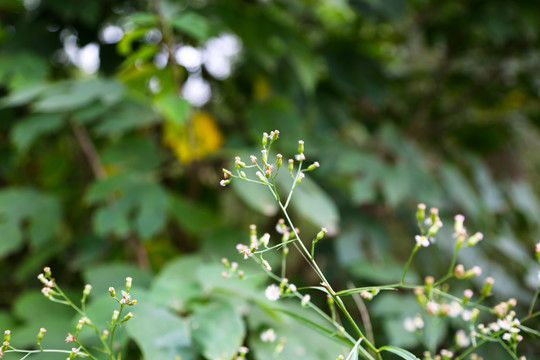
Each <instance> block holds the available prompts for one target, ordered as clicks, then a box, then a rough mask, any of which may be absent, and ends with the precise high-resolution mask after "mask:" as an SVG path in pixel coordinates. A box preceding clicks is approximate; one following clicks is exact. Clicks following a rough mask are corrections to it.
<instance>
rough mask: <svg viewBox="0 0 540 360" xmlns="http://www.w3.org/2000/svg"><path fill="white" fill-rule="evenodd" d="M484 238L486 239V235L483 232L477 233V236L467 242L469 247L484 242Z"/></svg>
mask: <svg viewBox="0 0 540 360" xmlns="http://www.w3.org/2000/svg"><path fill="white" fill-rule="evenodd" d="M483 238H484V234H482V233H481V232H477V233H476V234H474V235H472V236H471V237H469V239H468V240H467V246H474V245H476V244H478V243H479V242H480V241H482V239H483Z"/></svg>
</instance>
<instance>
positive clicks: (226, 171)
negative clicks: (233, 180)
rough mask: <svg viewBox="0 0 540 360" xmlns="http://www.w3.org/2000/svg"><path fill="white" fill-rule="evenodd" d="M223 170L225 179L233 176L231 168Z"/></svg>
mask: <svg viewBox="0 0 540 360" xmlns="http://www.w3.org/2000/svg"><path fill="white" fill-rule="evenodd" d="M222 171H223V177H224V178H225V179H227V178H228V177H229V176H232V172H230V171H229V170H227V169H225V168H223V169H222Z"/></svg>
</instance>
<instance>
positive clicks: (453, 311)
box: [448, 301, 463, 318]
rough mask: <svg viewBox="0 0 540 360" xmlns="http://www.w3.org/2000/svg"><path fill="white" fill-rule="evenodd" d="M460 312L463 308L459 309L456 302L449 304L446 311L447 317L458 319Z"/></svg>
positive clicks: (459, 306)
mask: <svg viewBox="0 0 540 360" xmlns="http://www.w3.org/2000/svg"><path fill="white" fill-rule="evenodd" d="M462 311H463V308H462V307H461V305H460V304H459V303H458V302H457V301H452V303H451V304H450V308H449V311H448V316H450V317H453V318H455V317H458V316H459V314H461V312H462Z"/></svg>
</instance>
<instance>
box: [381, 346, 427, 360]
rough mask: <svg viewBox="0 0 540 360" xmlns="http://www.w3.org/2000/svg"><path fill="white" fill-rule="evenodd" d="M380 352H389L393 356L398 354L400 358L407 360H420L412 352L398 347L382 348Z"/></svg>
mask: <svg viewBox="0 0 540 360" xmlns="http://www.w3.org/2000/svg"><path fill="white" fill-rule="evenodd" d="M379 351H387V352H390V353H392V354H396V355H397V356H399V357H400V358H402V359H405V360H420V359H419V358H417V357H416V356H415V355H414V354H412V353H411V352H409V351H407V350H405V349H402V348H400V347H397V346H391V345H388V346H382V347H380V348H379Z"/></svg>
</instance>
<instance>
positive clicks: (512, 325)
mask: <svg viewBox="0 0 540 360" xmlns="http://www.w3.org/2000/svg"><path fill="white" fill-rule="evenodd" d="M510 300H512V299H510ZM510 300H509V301H510ZM514 300H515V299H514ZM501 304H502V303H501ZM501 304H499V305H501ZM499 305H497V306H499ZM501 307H502V306H501ZM496 311H497V310H496ZM520 325H521V323H520V321H519V319H517V318H516V313H515V312H514V311H513V310H511V311H509V312H508V313H507V314H505V315H504V316H499V319H498V320H497V321H494V322H491V323H489V324H487V325H484V324H478V330H479V332H478V333H475V334H474V335H476V336H478V337H484V336H491V335H493V334H495V333H501V332H503V331H504V333H502V336H501V337H502V339H503V340H505V341H507V342H509V343H513V344H517V343H519V342H521V341H522V340H523V336H522V335H520V334H519V333H520V332H521V329H520V328H519V326H520Z"/></svg>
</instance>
